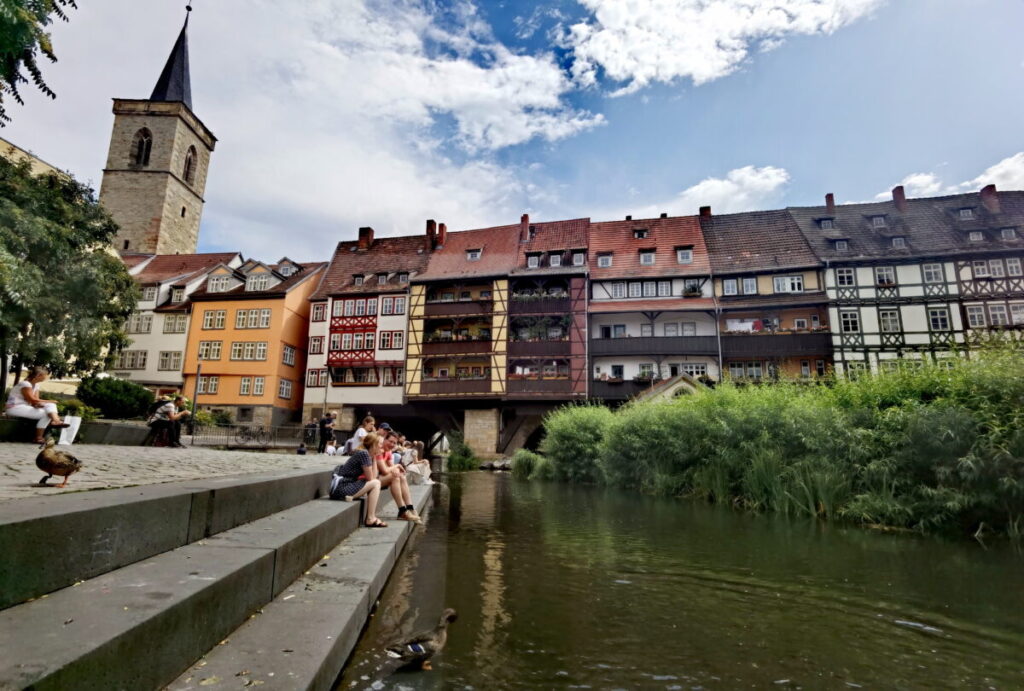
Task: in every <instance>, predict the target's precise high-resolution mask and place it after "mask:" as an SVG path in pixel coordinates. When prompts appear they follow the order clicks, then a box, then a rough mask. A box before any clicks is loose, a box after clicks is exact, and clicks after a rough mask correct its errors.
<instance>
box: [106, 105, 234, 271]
mask: <svg viewBox="0 0 1024 691" xmlns="http://www.w3.org/2000/svg"><path fill="white" fill-rule="evenodd" d="M144 127H145V128H147V129H149V131H150V133H151V134H152V136H153V147H152V151H151V153H150V158H149V165H146V166H137V165H135V162H134V142H135V135H136V133H137V132H138V131H139V130H141V129H142V128H144ZM215 143H216V139H215V138H214V136H213V134H212V133H210V132H209V130H207V129H206V127H205V126H204V125H203V124H202V123H201V122H200V121H199V120H198V119H197V118H196V117H195V115H193V114H192V112H191V111H190V110H189V109H188V108H186V107H185V106H184V105H183V104H180V103H158V102H150V101H115V102H114V129H113V133H112V135H111V139H110V151H109V153H108V156H107V167H106V169H105V170H104V172H103V185H102V187H101V190H100V201H101V202H102V203H103V205H104V206H105V207H106V208H107V210H108V211H110V213H111V215H112V216H113V217H114V220H115V221H117V223H118V225H119V226H120V227H121V229H120V231H119V232H118V235H117V238H116V240H115V249H117V250H119V251H125V250H127V251H129V252H144V253H156V254H174V253H176V252H180V253H183V254H186V253H193V252H195V251H196V247H197V245H198V241H199V223H200V220H201V218H202V213H203V192H204V190H205V189H206V178H207V173H208V171H209V164H210V153H211V152H212V151H213V147H214V145H215ZM190 146H193V147H195V149H196V154H197V156H196V171H195V179H194V182H193V183H192V184H187V183H186V182H185V178H184V171H185V157H186V155H187V152H188V149H189V147H190ZM126 241H127V243H128V246H127V247H125V242H126Z"/></svg>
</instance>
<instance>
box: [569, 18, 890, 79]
mask: <svg viewBox="0 0 1024 691" xmlns="http://www.w3.org/2000/svg"><path fill="white" fill-rule="evenodd" d="M884 1H885V0H579V2H580V4H582V5H583V6H584V7H586V8H587V9H588V10H590V11H591V12H592V13H593V15H594V16H593V18H592V19H589V20H585V21H582V22H578V23H576V24H574V25H572V26H571V27H569V29H568V30H567V32H566V33H565V34H564V35H563V42H564V43H565V45H566V46H567V47H569V48H571V50H572V51H573V54H574V56H575V63H574V64H573V67H572V72H573V77H574V78H575V80H576V81H577V82H578V83H579V84H581V85H584V86H590V85H594V84H596V83H597V80H598V69H599V68H600V69H603V70H604V73H605V74H606V75H607V76H608V77H609V78H611V79H612V80H614V81H616V82H620V83H623V84H624V85H623V87H622V88H621V89H619V90H618V91H616V92H615V93H616V94H617V95H621V94H626V93H631V92H633V91H636V90H637V89H640V88H643V87H644V86H647V85H648V84H650V83H652V82H666V83H669V82H672V81H674V80H676V79H679V78H687V77H688V78H690V79H692V80H693V82H694V83H695V84H703V83H705V82H709V81H712V80H715V79H718V78H720V77H723V76H725V75H727V74H729V73H731V72H733V71H734V70H736V69H737V68H738V67H739V66H740V65H741V64H742V63H743V61H744V60H745V59H746V58H747V56H748V54H749V53H750V52H751V49H752V48H753V49H756V50H771V49H773V48H775V47H777V46H778V45H779V44H780V42H781V41H783V40H784V39H785V38H786V37H787V36H795V35H807V34H830V33H833V32H835V31H837V30H838V29H841V28H842V27H844V26H847V25H848V24H851V23H852V22H855V21H857V20H858V19H861V18H863V17H865V16H867V15H868V14H870V13H871V12H872V11H873V10H874V9H875V8H877V7H879V6H880V5H881V4H882V3H883V2H884Z"/></svg>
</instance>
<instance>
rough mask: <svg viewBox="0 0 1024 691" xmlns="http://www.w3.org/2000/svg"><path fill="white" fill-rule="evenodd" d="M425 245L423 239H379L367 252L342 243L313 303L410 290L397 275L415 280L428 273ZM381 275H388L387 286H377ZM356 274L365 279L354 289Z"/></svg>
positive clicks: (417, 237)
mask: <svg viewBox="0 0 1024 691" xmlns="http://www.w3.org/2000/svg"><path fill="white" fill-rule="evenodd" d="M425 242H426V239H425V236H423V235H406V236H402V237H392V238H377V239H375V240H374V241H373V243H372V244H371V245H370V249H368V250H360V249H358V246H359V243H358V241H356V240H346V241H344V242H339V243H338V246H337V248H336V249H335V250H334V257H333V259H331V264H330V266H329V267H328V269H327V272H326V273H325V274H324V278H323V281H321V283H320V287H319V288H317V290H316V292H315V293H313V296H312V297H311V298H310V300H326V299H327V298H328V297H330V296H331V295H339V294H344V293H381V292H389V291H390V292H394V291H396V290H405V289H406V287H407V286H406V284H403V283H399V282H398V276H397V274H398V273H408V274H410V278H412V276H414V275H415V274H418V273H421V272H422V271H424V270H425V269H426V267H427V260H428V259H429V258H430V257H429V255H428V254H427V253H426V252H425V250H424V247H425ZM378 273H387V274H388V282H387V283H386V284H385V285H379V284H378V283H377V276H376V274H378ZM356 274H362V275H364V276H365V277H366V278H365V280H364V282H363V285H361V286H357V285H355V283H354V279H353V276H355V275H356Z"/></svg>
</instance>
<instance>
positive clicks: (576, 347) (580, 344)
mask: <svg viewBox="0 0 1024 691" xmlns="http://www.w3.org/2000/svg"><path fill="white" fill-rule="evenodd" d="M587 292H588V291H587V279H586V278H585V277H583V276H579V277H575V278H572V279H570V281H569V299H570V301H571V303H570V314H571V315H572V324H571V325H570V330H569V343H570V351H569V352H570V358H569V378H570V379H571V380H572V394H573V395H574V396H586V395H587V382H588V381H589V377H588V376H587V374H588V372H589V368H588V367H587V343H589V339H588V338H587Z"/></svg>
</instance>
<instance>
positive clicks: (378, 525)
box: [363, 518, 388, 528]
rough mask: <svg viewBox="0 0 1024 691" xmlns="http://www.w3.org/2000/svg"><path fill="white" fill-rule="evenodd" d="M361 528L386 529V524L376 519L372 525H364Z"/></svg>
mask: <svg viewBox="0 0 1024 691" xmlns="http://www.w3.org/2000/svg"><path fill="white" fill-rule="evenodd" d="M363 526H364V527H366V528H387V527H388V524H387V523H385V522H384V521H382V520H380V519H379V518H378V519H377V520H375V521H374V522H373V523H364V524H363Z"/></svg>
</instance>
